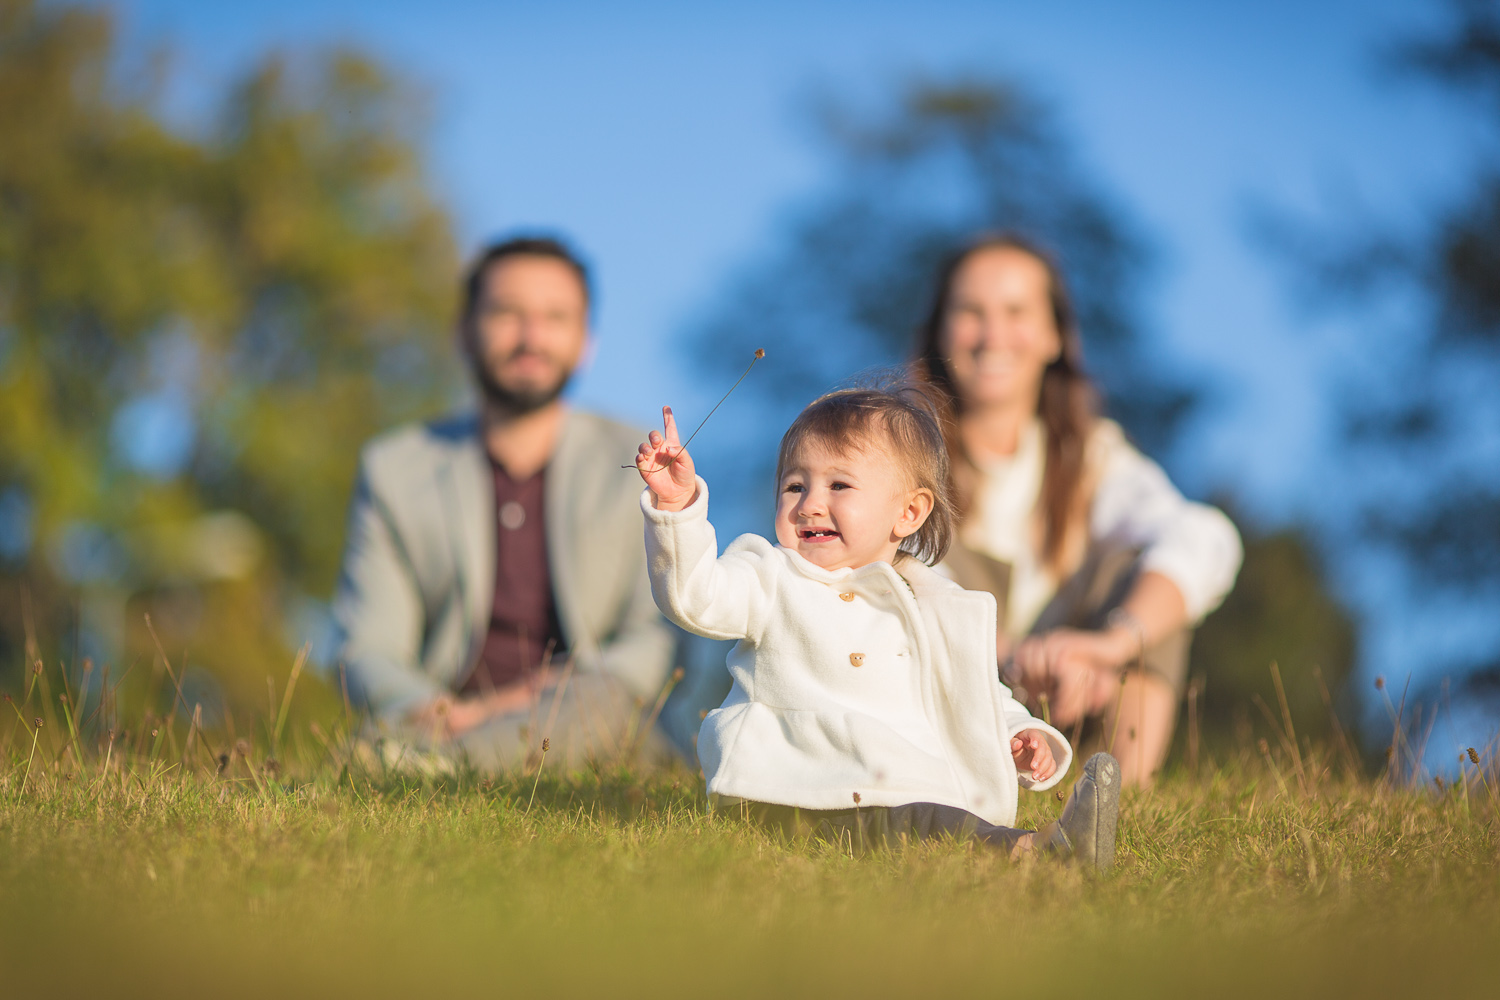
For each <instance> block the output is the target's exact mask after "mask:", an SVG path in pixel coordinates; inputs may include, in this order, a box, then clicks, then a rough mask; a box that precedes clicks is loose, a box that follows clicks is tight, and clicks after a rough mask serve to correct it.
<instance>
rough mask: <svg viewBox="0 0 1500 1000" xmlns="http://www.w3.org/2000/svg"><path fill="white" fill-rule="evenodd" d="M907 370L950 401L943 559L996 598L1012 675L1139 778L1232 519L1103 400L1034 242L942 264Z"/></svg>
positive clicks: (1220, 595) (1035, 700) (1217, 584)
mask: <svg viewBox="0 0 1500 1000" xmlns="http://www.w3.org/2000/svg"><path fill="white" fill-rule="evenodd" d="M917 369H918V371H919V372H920V373H921V374H923V375H924V376H925V377H926V378H927V379H928V380H929V381H930V382H931V383H932V384H933V385H934V386H935V387H937V388H938V389H940V390H942V392H941V393H940V395H942V396H945V397H946V399H947V402H948V405H949V409H950V417H951V419H950V420H949V421H948V426H947V436H948V447H949V451H950V453H951V456H952V459H953V469H954V477H955V480H956V485H957V487H958V498H959V508H960V514H961V517H962V521H961V527H960V530H959V544H958V545H955V546H954V548H953V550H952V551H951V553H950V555H949V556H948V559H947V560H946V564H945V565H946V567H947V569H948V570H949V572H950V573H951V574H952V575H953V576H954V577H955V578H956V579H957V580H958V582H959V583H961V584H962V585H963V586H965V587H968V588H970V589H978V590H988V591H990V592H991V593H993V594H994V595H995V597H996V600H997V601H998V602H999V607H1000V629H999V634H1000V639H999V647H1000V648H999V650H998V652H999V656H1000V661H1001V665H1002V672H1003V675H1004V676H1005V678H1006V681H1007V683H1009V684H1011V685H1012V686H1013V687H1016V688H1018V689H1023V690H1024V692H1025V695H1024V696H1025V697H1027V698H1028V699H1029V700H1030V702H1031V705H1032V708H1033V711H1040V712H1044V713H1048V714H1050V718H1051V721H1052V722H1053V724H1055V725H1057V726H1059V727H1060V728H1064V729H1069V728H1071V729H1073V731H1074V734H1075V735H1076V734H1077V733H1078V732H1079V731H1080V729H1081V726H1082V724H1083V723H1084V721H1085V720H1098V721H1099V722H1102V727H1103V738H1104V740H1105V742H1106V744H1107V746H1108V749H1109V750H1110V752H1111V753H1113V754H1114V755H1115V756H1116V757H1117V758H1119V760H1120V763H1121V766H1122V769H1123V777H1124V780H1125V781H1126V782H1127V783H1135V784H1146V783H1149V781H1150V780H1151V777H1152V775H1153V774H1154V773H1155V772H1156V770H1157V769H1158V768H1159V767H1160V766H1161V763H1162V761H1163V759H1164V758H1165V757H1166V753H1167V748H1168V746H1169V744H1170V743H1171V738H1172V728H1173V725H1174V723H1175V720H1176V715H1177V705H1178V702H1179V700H1180V698H1181V696H1182V691H1183V688H1184V685H1185V681H1186V675H1187V649H1188V640H1189V638H1190V630H1191V629H1192V628H1193V627H1194V625H1196V623H1197V622H1198V621H1199V620H1201V619H1202V617H1203V616H1204V615H1206V614H1207V613H1208V612H1210V611H1212V610H1213V609H1214V608H1216V607H1218V605H1219V603H1220V602H1221V601H1222V600H1223V599H1224V596H1225V594H1226V593H1228V591H1229V588H1230V587H1231V586H1232V585H1233V583H1234V577H1235V574H1236V573H1237V572H1238V571H1239V565H1240V558H1241V554H1242V550H1241V546H1240V539H1239V534H1238V533H1237V532H1236V531H1235V529H1234V526H1233V525H1232V524H1231V523H1230V521H1229V519H1228V518H1226V517H1225V516H1224V515H1223V514H1222V513H1220V512H1219V511H1218V510H1216V509H1214V508H1212V507H1208V506H1206V505H1203V504H1197V503H1191V502H1189V501H1187V500H1185V499H1183V497H1182V495H1181V494H1180V493H1179V492H1178V491H1177V490H1176V488H1174V487H1173V486H1172V484H1171V482H1170V481H1168V479H1167V477H1166V475H1165V474H1164V473H1163V472H1162V470H1161V468H1160V467H1159V466H1157V465H1156V463H1154V462H1152V461H1151V460H1150V459H1148V458H1146V457H1145V456H1144V455H1142V454H1141V453H1140V452H1139V451H1137V450H1136V449H1135V448H1134V447H1133V446H1132V445H1131V444H1130V443H1129V442H1128V441H1127V440H1126V439H1125V436H1124V434H1123V432H1122V431H1121V430H1120V427H1119V425H1117V424H1116V423H1114V422H1113V421H1111V420H1108V419H1105V418H1104V417H1102V416H1100V415H1099V413H1098V408H1097V394H1096V393H1095V391H1094V388H1093V385H1092V384H1091V383H1090V381H1089V378H1088V376H1087V375H1086V374H1085V373H1084V371H1083V367H1082V351H1081V347H1080V344H1079V338H1078V330H1077V327H1076V323H1075V320H1074V316H1073V311H1072V308H1071V305H1070V303H1069V300H1068V294H1067V290H1066V288H1065V286H1064V284H1063V280H1062V276H1061V274H1060V273H1059V272H1058V270H1057V268H1056V266H1055V265H1054V264H1053V263H1052V262H1051V260H1050V259H1049V258H1048V257H1047V256H1046V254H1044V253H1043V252H1042V251H1040V250H1039V249H1038V248H1036V247H1035V246H1033V245H1031V244H1030V243H1028V242H1027V241H1025V240H1022V239H1018V238H1015V237H1010V236H1002V237H993V238H986V239H983V240H980V241H978V242H976V243H974V244H972V245H970V246H969V247H967V248H966V249H964V250H963V252H961V253H960V254H958V255H957V256H956V257H954V258H953V259H952V260H951V261H950V262H949V264H948V265H947V267H945V268H944V269H943V271H942V273H941V276H940V283H939V286H938V292H937V296H936V299H935V301H934V302H933V305H932V309H931V311H930V313H929V314H928V318H927V321H926V323H925V324H924V326H923V328H922V330H921V333H920V335H919V339H918V344H917Z"/></svg>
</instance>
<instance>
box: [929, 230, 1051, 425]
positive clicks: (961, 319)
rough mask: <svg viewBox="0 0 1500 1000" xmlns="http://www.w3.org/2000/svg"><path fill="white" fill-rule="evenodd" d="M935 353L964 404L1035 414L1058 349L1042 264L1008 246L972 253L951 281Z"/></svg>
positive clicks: (1047, 282) (1045, 272)
mask: <svg viewBox="0 0 1500 1000" xmlns="http://www.w3.org/2000/svg"><path fill="white" fill-rule="evenodd" d="M939 347H940V349H941V350H942V352H943V356H944V357H945V358H946V359H947V361H948V368H949V371H950V372H951V373H952V375H953V387H954V389H955V390H956V391H957V392H958V395H959V397H960V398H961V399H962V400H963V402H964V403H965V404H967V405H969V406H994V405H1005V404H1018V403H1025V404H1026V405H1027V406H1029V407H1033V408H1034V407H1035V405H1036V400H1037V397H1038V394H1039V393H1040V392H1041V386H1042V372H1043V371H1045V370H1046V367H1047V365H1048V364H1049V363H1051V362H1052V361H1053V360H1054V359H1055V358H1056V357H1057V356H1058V354H1059V353H1060V352H1061V351H1062V336H1061V334H1059V333H1058V330H1057V324H1056V322H1055V321H1054V320H1053V316H1052V299H1051V279H1050V278H1049V277H1048V274H1047V268H1046V266H1045V265H1044V264H1043V263H1042V262H1041V261H1039V260H1037V259H1036V258H1035V257H1033V256H1032V255H1031V254H1029V253H1026V252H1024V251H1022V250H1016V249H1013V248H1010V247H994V248H991V249H987V250H979V251H977V252H975V253H973V254H970V255H969V258H968V259H967V260H965V261H964V262H963V264H961V265H960V266H959V268H958V270H957V271H956V272H955V273H954V275H953V283H952V286H951V287H950V288H949V290H948V312H947V316H946V317H945V320H944V323H943V336H942V340H941V342H940V344H939Z"/></svg>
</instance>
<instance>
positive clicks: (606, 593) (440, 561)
mask: <svg viewBox="0 0 1500 1000" xmlns="http://www.w3.org/2000/svg"><path fill="white" fill-rule="evenodd" d="M644 439H645V435H644V433H643V432H641V431H637V430H634V429H632V428H629V427H626V426H624V425H622V424H618V423H615V422H614V421H612V420H607V419H605V418H603V417H600V416H596V415H594V414H590V413H580V412H578V411H575V410H570V411H568V414H567V416H566V417H565V419H564V423H563V428H562V433H561V435H560V437H559V440H558V443H557V450H556V451H555V452H554V453H553V456H552V460H551V462H549V463H548V466H547V479H546V487H545V493H544V496H543V503H544V505H545V509H546V517H547V557H548V565H549V568H550V570H551V573H552V587H553V593H554V598H555V600H556V603H557V614H558V619H559V623H560V624H561V626H562V632H563V638H564V640H565V641H566V642H567V645H568V649H569V650H570V652H572V653H573V654H574V655H575V656H576V658H577V659H576V667H575V669H577V670H579V671H585V672H601V673H607V674H610V675H613V676H614V677H616V678H618V679H619V680H620V681H621V682H623V683H624V684H625V685H626V686H627V687H628V688H629V689H630V690H631V691H632V692H634V693H635V694H637V695H639V696H641V697H645V698H651V697H654V696H655V695H656V694H657V692H658V691H659V690H660V687H661V685H662V683H663V682H664V680H665V679H666V674H667V671H668V669H669V668H670V666H671V661H672V657H673V651H674V645H675V641H676V632H675V630H674V629H672V627H671V626H669V625H668V624H667V623H666V621H665V620H664V619H663V618H662V617H661V615H660V613H659V612H658V611H657V609H656V605H655V603H654V602H653V601H652V599H651V585H650V583H649V581H648V580H647V577H646V557H645V549H644V546H643V545H642V543H641V513H640V494H641V480H640V476H639V475H637V474H636V473H635V472H634V471H632V470H628V469H621V468H620V466H621V465H622V464H624V463H626V462H629V461H630V460H631V459H633V458H634V457H635V450H636V447H637V445H639V443H640V442H641V441H642V440H644ZM495 516H496V515H495V492H494V485H493V478H492V473H491V471H490V466H489V460H488V458H487V457H486V455H485V452H484V448H483V445H482V443H481V441H480V439H479V425H478V421H477V419H476V418H475V417H473V416H467V417H460V418H455V419H451V420H446V421H440V422H437V423H432V424H426V425H414V426H408V427H403V428H400V429H398V430H395V431H392V432H391V433H389V434H386V435H384V436H382V437H379V438H377V439H375V440H374V441H372V442H371V443H370V444H368V445H367V446H366V447H365V449H364V452H363V454H362V456H361V459H360V470H359V479H358V482H357V483H356V486H355V491H354V499H353V501H352V504H351V509H350V513H349V528H348V536H347V538H346V541H345V545H344V562H343V569H342V571H341V573H340V576H339V585H338V595H337V597H336V598H335V600H334V619H335V622H336V624H337V627H338V632H339V649H338V655H337V658H336V660H335V662H336V663H339V664H342V665H343V667H344V668H345V672H346V676H347V681H348V685H349V693H350V696H351V697H352V698H355V699H357V700H358V701H359V702H361V703H363V704H365V705H367V706H368V707H369V708H370V709H371V710H372V711H373V712H374V713H375V714H376V716H377V717H378V718H383V719H387V720H393V719H395V718H398V717H400V716H401V715H403V714H404V713H406V712H407V711H408V710H410V709H411V708H413V707H415V706H417V705H420V704H422V703H423V702H425V701H428V700H430V699H432V698H435V697H437V696H438V695H440V694H442V693H444V692H451V691H454V690H456V689H457V688H458V687H459V686H460V685H461V684H462V683H463V682H464V680H466V679H467V677H468V675H469V673H470V672H471V671H472V670H473V669H474V668H475V666H476V665H477V664H478V662H479V655H480V653H481V651H482V650H483V647H484V640H485V635H486V633H487V632H488V629H489V621H490V611H491V608H492V606H493V602H494V587H495ZM334 681H335V683H337V682H338V677H337V676H335V677H334Z"/></svg>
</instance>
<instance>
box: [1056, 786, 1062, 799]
mask: <svg viewBox="0 0 1500 1000" xmlns="http://www.w3.org/2000/svg"><path fill="white" fill-rule="evenodd" d="M1062 800H1063V794H1062V789H1061V788H1059V789H1058V790H1057V801H1059V802H1061V801H1062Z"/></svg>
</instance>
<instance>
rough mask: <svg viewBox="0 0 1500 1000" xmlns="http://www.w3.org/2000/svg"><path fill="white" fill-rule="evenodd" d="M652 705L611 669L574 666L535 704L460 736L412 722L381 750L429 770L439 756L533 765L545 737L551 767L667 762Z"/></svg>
mask: <svg viewBox="0 0 1500 1000" xmlns="http://www.w3.org/2000/svg"><path fill="white" fill-rule="evenodd" d="M652 708H653V705H651V704H647V703H645V702H644V701H643V700H642V699H639V698H637V697H635V696H633V695H632V694H631V693H630V692H629V691H628V690H627V689H626V688H625V686H624V685H623V684H621V683H620V682H619V681H617V680H616V679H614V678H613V677H608V676H605V675H602V674H584V673H574V674H572V675H571V676H569V677H567V678H566V684H563V683H559V684H558V685H557V686H556V687H554V688H552V689H550V690H546V691H542V692H541V693H540V695H539V696H538V698H537V699H536V701H535V702H534V703H533V704H532V706H531V707H530V708H529V709H527V710H525V711H520V712H513V713H511V714H509V715H501V716H496V717H495V718H493V719H491V720H490V721H488V722H486V723H484V724H483V725H481V726H478V727H476V728H474V729H471V730H469V731H468V732H466V733H464V734H463V735H462V736H460V737H458V738H457V739H456V740H452V741H448V740H438V741H436V742H434V741H433V739H432V737H431V735H430V734H425V733H417V732H413V731H410V730H408V731H404V732H400V733H397V734H393V736H394V739H392V738H390V737H388V738H387V739H386V740H385V741H384V746H385V747H386V748H388V749H383V757H384V758H385V763H386V765H387V766H400V762H403V761H405V762H407V763H409V764H411V765H412V766H414V767H417V768H420V769H423V770H427V769H430V764H431V762H432V760H433V758H434V757H437V758H439V759H447V760H452V761H464V762H467V763H468V764H470V765H471V766H473V767H476V768H478V769H479V770H481V771H489V772H498V771H509V770H514V769H517V768H523V767H534V766H535V765H536V764H537V763H538V762H539V761H540V760H541V756H542V741H543V740H546V741H547V743H548V747H547V768H548V770H549V771H554V770H555V771H557V772H566V771H573V770H577V769H579V768H582V767H587V766H591V765H598V764H606V765H607V764H611V763H616V762H629V763H635V764H646V765H665V764H666V763H668V762H669V761H671V760H672V759H674V757H675V755H674V753H673V750H672V747H671V744H670V743H669V742H668V741H667V740H666V739H664V738H663V737H662V735H661V733H660V732H659V731H658V730H657V727H656V725H655V724H654V720H652V719H651V711H652ZM648 724H649V725H648ZM393 744H394V745H393Z"/></svg>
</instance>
